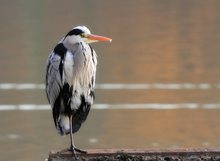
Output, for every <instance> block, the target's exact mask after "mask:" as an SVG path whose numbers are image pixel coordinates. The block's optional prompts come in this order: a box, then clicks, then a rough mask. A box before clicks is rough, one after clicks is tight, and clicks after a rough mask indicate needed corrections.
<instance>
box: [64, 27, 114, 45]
mask: <svg viewBox="0 0 220 161" xmlns="http://www.w3.org/2000/svg"><path fill="white" fill-rule="evenodd" d="M64 41H67V42H68V43H70V44H75V43H79V42H85V43H92V42H97V41H110V42H111V41H112V39H110V38H108V37H104V36H98V35H94V34H91V32H90V30H89V29H88V28H87V27H86V26H77V27H75V28H73V29H72V30H70V31H69V32H68V33H67V35H66V36H65V38H64Z"/></svg>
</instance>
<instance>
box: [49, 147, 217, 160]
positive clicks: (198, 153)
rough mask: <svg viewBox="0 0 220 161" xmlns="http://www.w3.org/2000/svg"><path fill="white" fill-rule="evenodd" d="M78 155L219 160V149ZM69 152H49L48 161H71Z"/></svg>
mask: <svg viewBox="0 0 220 161" xmlns="http://www.w3.org/2000/svg"><path fill="white" fill-rule="evenodd" d="M86 151H87V152H88V153H87V154H78V155H77V156H79V157H80V158H81V159H82V160H86V161H92V160H103V161H105V160H136V161H141V160H144V161H149V160H155V161H157V160H213V161H215V160H216V161H217V160H219V159H220V149H205V148H201V149H165V150H158V149H157V150H156V149H155V150H154V149H98V150H97V149H91V150H86ZM73 159H74V157H73V155H72V153H71V152H69V151H65V150H64V151H60V152H51V153H50V155H49V159H48V161H73Z"/></svg>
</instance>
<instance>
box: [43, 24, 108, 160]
mask: <svg viewBox="0 0 220 161" xmlns="http://www.w3.org/2000/svg"><path fill="white" fill-rule="evenodd" d="M98 41H109V42H111V41H112V39H111V38H108V37H105V36H99V35H94V34H91V32H90V30H89V29H88V28H87V27H86V26H76V27H74V28H72V29H71V30H70V31H69V32H68V33H67V34H66V35H65V36H64V37H63V38H62V39H61V40H60V41H59V42H58V44H57V45H55V47H54V49H53V50H52V52H51V53H50V54H49V56H48V59H47V62H46V76H45V77H46V80H45V91H46V96H47V99H48V102H49V104H50V106H51V108H52V115H53V120H54V124H55V127H56V129H57V131H58V133H59V134H60V135H70V148H68V150H70V151H71V152H73V153H74V154H75V156H76V152H79V153H86V151H84V150H81V149H79V148H77V147H76V146H75V144H74V140H73V134H74V133H76V132H77V131H78V130H79V129H80V127H81V125H82V123H84V122H85V120H86V118H87V116H88V114H89V111H90V108H91V106H92V104H93V102H94V98H95V94H94V88H95V80H96V66H97V55H96V52H95V50H94V49H93V48H92V47H91V45H90V43H93V42H98Z"/></svg>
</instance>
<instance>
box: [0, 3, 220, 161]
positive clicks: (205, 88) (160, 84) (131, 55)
mask: <svg viewBox="0 0 220 161" xmlns="http://www.w3.org/2000/svg"><path fill="white" fill-rule="evenodd" d="M219 7H220V2H219V1H217V0H216V1H205V0H202V1H201V0H198V1H196V0H193V1H192V0H184V1H176V0H170V1H166V2H165V1H163V0H149V1H144V0H139V1H131V0H126V1H125V0H121V1H117V2H116V1H115V2H114V1H101V0H93V1H79V0H77V1H70V0H66V1H50V0H44V1H33V0H29V1H25V0H17V1H2V2H1V5H0V18H1V30H0V36H1V45H0V53H1V54H0V75H1V77H0V127H1V128H0V160H4V161H11V160H17V161H30V160H32V161H39V160H44V159H45V158H46V157H47V156H48V152H49V151H50V150H52V149H63V148H66V147H67V146H68V144H69V137H68V136H67V137H61V136H59V135H58V134H57V132H56V130H55V128H54V124H53V120H52V114H51V111H50V110H49V108H48V105H47V100H46V97H45V94H44V91H43V86H42V84H43V83H44V75H45V73H44V71H45V62H46V59H47V56H48V54H49V53H50V51H51V50H52V48H53V47H54V45H55V44H56V43H57V42H58V41H59V39H60V38H61V37H62V36H64V35H65V34H66V32H68V31H69V29H71V28H72V27H74V26H76V25H79V24H84V25H86V26H88V27H89V28H90V29H91V31H92V32H93V33H95V34H100V35H103V36H108V37H111V38H112V39H113V42H112V43H111V44H109V43H97V44H93V45H92V46H93V47H94V48H95V50H96V52H97V54H98V69H97V89H96V102H95V103H96V105H95V106H94V109H93V110H92V111H91V113H90V115H89V118H88V120H87V121H86V123H85V124H84V125H83V126H82V128H81V130H80V131H79V132H78V133H77V134H76V135H75V142H76V145H77V146H79V147H81V148H84V149H86V148H177V147H219V146H220V138H219V136H220V127H219V122H220V117H219V115H220V102H219V96H220V85H219V84H220V81H219V79H220V72H219V70H220V63H219V60H220V54H219V51H220V45H219V43H220V11H219ZM8 83H10V84H8ZM11 83H13V84H11ZM6 105H7V106H6ZM39 107H41V108H39ZM42 107H44V108H42Z"/></svg>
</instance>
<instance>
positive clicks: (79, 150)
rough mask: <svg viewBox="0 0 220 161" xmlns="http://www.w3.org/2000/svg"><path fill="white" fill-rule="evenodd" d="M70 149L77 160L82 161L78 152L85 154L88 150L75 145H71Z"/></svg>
mask: <svg viewBox="0 0 220 161" xmlns="http://www.w3.org/2000/svg"><path fill="white" fill-rule="evenodd" d="M68 150H69V151H71V152H72V154H73V155H74V157H75V160H76V161H81V159H80V158H79V157H78V156H77V154H76V152H77V153H83V154H86V153H87V151H84V150H81V149H78V148H76V147H74V146H71V147H70V148H69V149H68Z"/></svg>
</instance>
